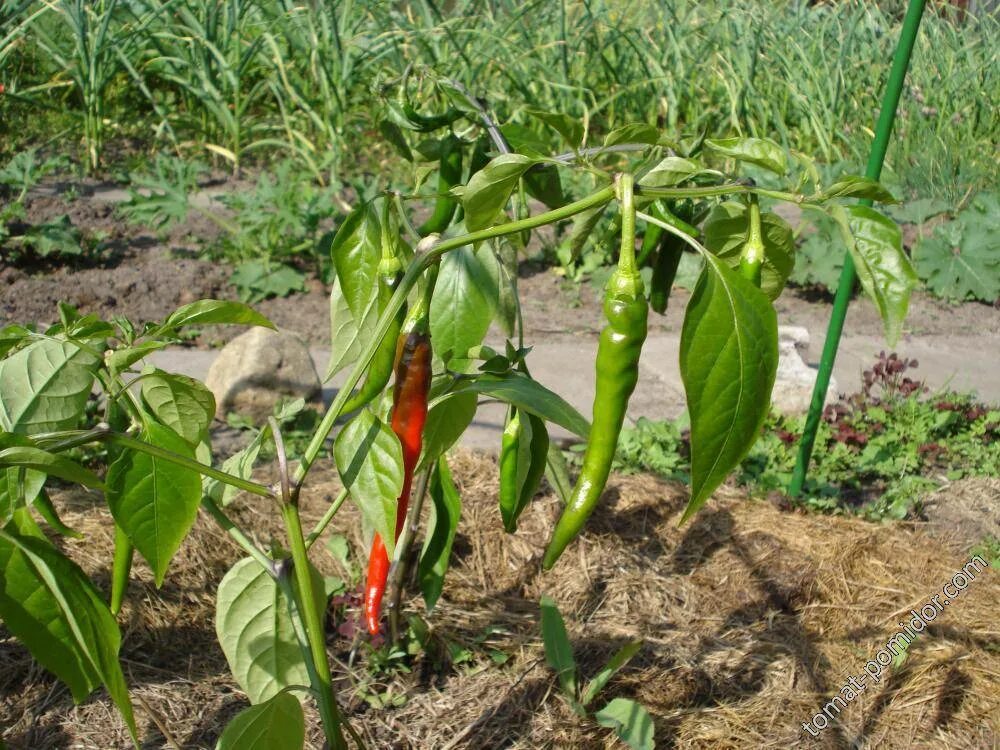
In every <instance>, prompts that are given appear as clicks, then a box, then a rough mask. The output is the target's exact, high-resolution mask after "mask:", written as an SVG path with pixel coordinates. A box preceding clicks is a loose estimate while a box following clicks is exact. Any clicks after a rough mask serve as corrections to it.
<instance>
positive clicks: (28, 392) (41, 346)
mask: <svg viewBox="0 0 1000 750" xmlns="http://www.w3.org/2000/svg"><path fill="white" fill-rule="evenodd" d="M99 364H100V358H99V357H97V356H95V355H94V354H93V353H92V352H90V351H87V350H84V349H82V348H81V347H80V346H78V345H77V344H75V343H73V342H71V341H60V340H57V339H41V340H39V341H35V342H34V343H32V344H29V345H28V346H26V347H24V348H23V349H19V350H18V351H16V352H14V354H12V355H10V356H9V357H7V358H6V359H4V360H3V361H0V393H2V394H3V398H2V399H0V429H3V430H5V431H7V432H15V433H17V434H19V435H30V434H32V433H37V432H56V431H58V430H68V429H72V428H74V427H76V426H77V422H79V420H80V417H81V416H83V410H84V407H85V406H86V405H87V398H88V397H89V396H90V389H91V388H92V387H93V385H94V373H95V372H96V370H97V367H98V365H99Z"/></svg>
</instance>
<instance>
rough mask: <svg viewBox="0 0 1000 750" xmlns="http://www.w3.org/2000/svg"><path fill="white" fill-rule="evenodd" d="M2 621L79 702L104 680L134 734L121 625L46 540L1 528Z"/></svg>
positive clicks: (81, 574) (82, 576)
mask: <svg viewBox="0 0 1000 750" xmlns="http://www.w3.org/2000/svg"><path fill="white" fill-rule="evenodd" d="M0 619H2V620H3V622H4V625H5V626H6V628H7V629H8V630H9V631H10V632H11V633H12V634H13V635H14V636H15V637H16V638H17V639H18V640H19V641H20V642H21V643H23V644H24V645H25V647H27V649H28V650H29V651H30V652H31V654H32V655H33V656H34V657H35V659H36V660H37V661H38V662H39V664H41V665H42V666H43V667H45V668H46V669H48V670H50V671H51V672H52V673H53V674H55V675H56V676H57V677H58V678H59V679H60V680H62V681H63V682H64V683H66V685H67V686H68V687H69V689H70V692H71V693H72V694H73V700H74V701H75V702H76V703H80V702H81V701H83V700H84V699H85V698H87V696H88V695H90V693H91V692H92V691H93V690H94V688H95V687H97V686H98V685H99V684H101V683H103V684H104V685H105V687H106V688H107V690H108V693H109V694H110V695H111V698H112V700H113V701H114V702H115V705H116V706H118V710H119V711H120V712H121V714H122V716H123V718H124V719H125V722H126V724H128V728H129V733H130V734H131V735H132V739H133V741H135V740H136V728H135V719H134V718H133V715H132V703H131V701H130V700H129V696H128V688H127V687H126V685H125V677H124V675H123V674H122V670H121V666H120V665H119V663H118V648H119V646H120V645H121V634H120V633H119V632H118V624H117V623H116V622H115V618H114V617H113V616H112V615H111V612H110V610H109V609H108V607H107V605H106V604H105V603H104V602H103V601H102V599H101V595H100V593H99V592H98V591H97V589H96V588H95V587H94V585H93V584H92V583H91V581H90V579H89V578H88V577H87V575H86V574H85V573H84V572H83V571H82V570H81V569H80V568H79V567H78V566H77V565H76V564H75V563H73V562H72V561H70V560H69V559H68V558H66V557H65V556H64V555H63V554H62V553H61V552H59V551H58V550H57V549H56V548H55V547H53V546H52V545H51V544H50V543H49V542H48V541H46V540H44V539H37V538H33V537H26V536H21V535H19V534H16V533H13V532H12V531H3V530H0ZM137 746H138V745H137Z"/></svg>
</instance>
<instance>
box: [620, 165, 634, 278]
mask: <svg viewBox="0 0 1000 750" xmlns="http://www.w3.org/2000/svg"><path fill="white" fill-rule="evenodd" d="M617 185H618V201H619V202H620V203H621V208H622V242H621V249H620V250H619V251H618V272H619V273H621V274H624V275H626V276H633V275H637V274H638V273H639V271H638V269H637V268H636V265H635V195H634V183H633V181H632V175H630V174H628V173H627V172H623V173H621V174H619V175H618V177H617Z"/></svg>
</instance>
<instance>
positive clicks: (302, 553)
mask: <svg viewBox="0 0 1000 750" xmlns="http://www.w3.org/2000/svg"><path fill="white" fill-rule="evenodd" d="M281 515H282V518H283V519H284V521H285V530H286V532H287V534H288V544H289V547H290V548H291V552H292V563H293V564H294V566H295V569H294V573H295V581H296V583H297V584H298V589H299V591H298V593H299V599H300V606H299V608H298V609H299V614H300V616H301V617H302V623H303V625H304V626H305V630H306V638H307V640H308V641H309V651H310V653H311V655H312V662H313V666H314V667H315V670H316V680H317V684H316V685H315V686H314V687H315V688H316V690H317V692H318V693H319V700H318V703H319V712H320V715H321V716H322V718H323V732H324V734H325V735H326V741H327V743H328V744H329V746H330V750H347V740H345V739H344V734H343V732H342V731H341V725H342V724H343V718H342V717H341V715H340V709H339V708H338V707H337V701H336V699H335V698H334V696H333V678H332V676H331V674H330V661H329V659H328V658H327V655H326V635H325V630H324V628H323V622H322V620H321V618H320V611H319V605H320V603H319V602H318V601H317V600H316V592H315V591H314V590H313V585H312V576H311V575H310V574H309V551H308V550H307V549H306V543H305V539H304V538H303V536H302V520H301V518H300V517H299V509H298V506H297V505H295V503H290V502H287V503H283V504H282V506H281Z"/></svg>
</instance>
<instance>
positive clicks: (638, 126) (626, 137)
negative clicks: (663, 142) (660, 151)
mask: <svg viewBox="0 0 1000 750" xmlns="http://www.w3.org/2000/svg"><path fill="white" fill-rule="evenodd" d="M659 140H660V131H659V129H658V128H656V127H655V126H653V125H649V124H647V123H645V122H633V123H630V124H628V125H622V126H621V127H620V128H615V129H614V130H612V131H611V132H610V133H608V135H607V136H606V137H605V139H604V147H605V148H607V147H609V146H617V145H618V144H619V143H646V144H649V145H650V146H655V145H656V144H657V142H658V141H659Z"/></svg>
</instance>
